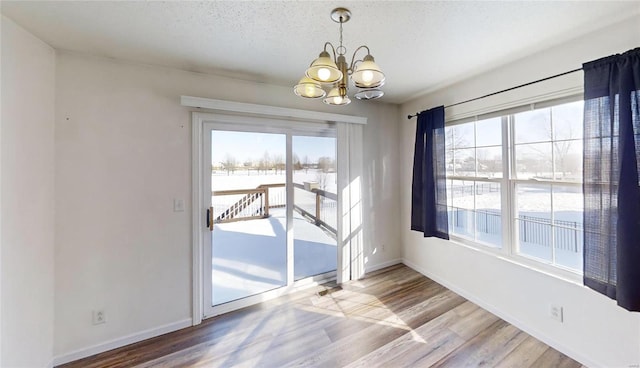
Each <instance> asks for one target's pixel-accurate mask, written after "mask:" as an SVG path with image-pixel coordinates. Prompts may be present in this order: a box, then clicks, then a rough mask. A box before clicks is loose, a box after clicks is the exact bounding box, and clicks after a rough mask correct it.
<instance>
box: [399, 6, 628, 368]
mask: <svg viewBox="0 0 640 368" xmlns="http://www.w3.org/2000/svg"><path fill="white" fill-rule="evenodd" d="M639 45H640V18H639V17H637V16H636V17H634V18H632V19H629V20H627V21H625V22H622V23H619V24H616V25H614V26H611V27H607V28H606V29H604V30H603V31H602V32H601V33H599V34H593V35H588V36H586V37H582V38H579V39H576V40H573V41H572V42H569V43H567V44H564V45H560V46H558V47H554V48H552V49H549V50H547V51H545V52H543V53H540V54H536V55H532V56H531V57H528V58H526V59H523V60H520V61H518V62H515V63H512V64H509V65H505V66H504V67H502V68H499V69H497V70H492V71H489V72H487V73H485V74H482V75H480V76H477V77H475V78H472V79H469V80H467V81H464V82H461V83H458V84H456V85H453V86H450V87H448V88H445V89H442V90H440V91H437V92H434V93H431V94H429V95H426V96H422V97H420V98H417V99H414V100H412V101H410V102H407V103H405V104H403V105H402V106H401V108H400V117H399V119H400V121H401V132H400V161H399V162H400V165H401V169H400V171H401V182H403V183H404V188H405V190H403V191H402V192H401V235H402V245H403V248H402V249H403V259H404V260H405V262H406V263H407V264H409V265H411V266H412V267H414V268H416V269H418V270H419V271H422V272H423V273H425V274H426V275H428V276H430V277H432V278H433V279H434V280H436V281H439V282H441V283H443V284H444V285H445V286H448V287H449V288H451V289H453V290H454V291H457V292H459V293H460V294H461V295H463V296H465V297H467V298H469V299H471V300H472V301H475V302H478V303H479V304H480V305H481V306H484V307H486V308H487V309H489V310H490V311H492V312H494V313H495V314H497V315H499V316H501V317H503V318H504V319H506V320H507V321H509V322H511V323H514V324H515V325H517V326H518V327H520V328H522V329H524V330H525V331H527V332H529V333H530V334H532V335H534V336H536V337H538V338H540V339H542V340H543V341H545V342H547V343H549V344H550V345H552V346H554V347H556V348H557V349H559V350H560V351H563V352H564V353H566V354H568V355H570V356H571V357H573V358H574V359H577V360H579V361H581V362H582V363H583V364H586V365H588V366H590V367H629V366H637V365H638V364H640V313H631V312H627V311H625V310H623V309H622V308H619V307H617V306H616V305H615V302H613V301H612V300H610V299H608V298H607V297H605V296H602V295H600V294H597V293H595V292H593V291H591V290H590V289H587V288H585V287H583V286H581V285H577V284H574V283H570V282H567V281H564V280H561V279H558V278H555V277H553V276H549V275H547V274H543V273H541V272H539V271H535V270H532V269H530V268H527V267H524V266H522V265H519V264H515V263H512V262H509V261H507V260H504V259H500V258H497V257H494V256H491V255H488V254H486V253H484V252H479V251H476V250H473V249H471V248H468V247H465V246H463V245H460V244H455V243H452V242H447V241H443V240H440V239H432V238H427V239H424V238H423V237H422V236H421V234H419V233H417V232H412V231H409V228H410V206H411V202H410V195H411V193H410V183H411V171H412V162H413V159H412V158H413V152H412V151H413V142H414V140H415V119H412V120H410V121H407V120H406V115H407V114H413V113H415V112H416V111H421V110H424V109H426V108H430V107H434V106H437V105H443V104H444V105H448V104H452V103H455V102H459V101H464V100H466V99H469V98H473V97H477V96H482V95H484V94H487V93H491V92H495V91H498V90H501V89H504V88H508V87H512V86H515V85H518V84H522V83H526V82H529V81H532V80H536V79H539V78H543V77H547V76H550V75H553V74H556V73H561V72H564V71H567V70H571V69H575V68H578V67H580V66H581V65H582V63H583V62H587V61H590V60H594V59H597V58H600V57H604V56H607V55H611V54H614V53H620V52H624V51H627V50H629V49H632V48H634V47H638V46H639ZM580 74H581V73H580ZM576 78H577V79H576ZM576 81H577V82H576ZM576 84H578V85H579V84H580V75H579V74H577V77H576V75H574V76H571V77H567V78H564V79H562V80H559V81H553V82H551V83H549V84H547V86H548V87H549V88H552V89H558V90H559V89H564V88H573V87H576ZM540 93H541V91H540V86H534V87H532V88H529V89H523V90H519V91H516V92H514V93H511V94H505V95H501V96H498V97H496V98H494V99H492V100H491V99H488V100H486V101H483V102H478V103H476V104H475V106H474V107H473V108H475V109H480V108H481V107H482V106H481V105H482V104H486V105H489V106H490V105H493V106H496V105H500V104H503V103H506V102H509V100H512V101H513V100H518V99H522V98H526V97H529V96H531V95H536V94H540ZM485 107H486V106H485ZM462 109H463V107H460V108H459V109H458V111H457V112H456V113H461V110H462ZM467 109H470V108H469V107H467ZM448 110H449V109H448ZM447 113H448V114H450V113H451V111H447ZM550 303H557V304H560V305H562V306H564V313H565V315H564V317H565V321H564V323H558V322H556V321H554V320H551V319H550V318H549V317H548V316H547V315H548V308H549V304H550Z"/></svg>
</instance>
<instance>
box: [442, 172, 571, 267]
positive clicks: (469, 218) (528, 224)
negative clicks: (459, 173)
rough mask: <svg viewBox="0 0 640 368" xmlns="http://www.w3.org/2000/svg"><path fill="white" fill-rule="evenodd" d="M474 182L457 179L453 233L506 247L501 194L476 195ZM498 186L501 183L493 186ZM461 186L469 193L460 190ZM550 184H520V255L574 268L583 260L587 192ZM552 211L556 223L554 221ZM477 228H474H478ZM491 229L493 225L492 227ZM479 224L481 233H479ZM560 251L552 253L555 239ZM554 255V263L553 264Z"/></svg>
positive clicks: (451, 214) (452, 200)
mask: <svg viewBox="0 0 640 368" xmlns="http://www.w3.org/2000/svg"><path fill="white" fill-rule="evenodd" d="M472 183H473V182H471V181H464V182H463V181H455V184H456V185H457V187H456V188H454V189H453V190H451V187H449V188H448V190H449V192H448V193H447V194H449V193H451V194H453V195H450V196H449V198H448V200H449V205H450V206H452V207H451V208H450V209H449V226H450V232H451V233H452V234H455V235H458V236H462V237H465V238H469V239H474V232H475V239H474V240H477V241H479V242H482V243H485V244H487V245H489V246H493V247H502V222H501V221H502V220H501V216H500V215H499V213H500V203H501V200H500V192H499V191H495V190H494V191H493V192H491V191H489V190H480V191H476V192H477V193H478V194H476V195H475V196H474V195H472V193H473V189H472V187H471V186H472ZM492 185H495V186H496V188H495V189H497V188H499V187H498V185H499V184H497V183H493V184H492ZM461 186H465V187H467V188H466V189H468V190H461ZM550 188H551V187H550V186H549V185H548V184H540V185H539V184H535V185H529V184H528V185H519V186H518V196H517V202H516V216H517V217H518V218H519V220H517V227H518V232H519V234H518V246H519V253H520V254H522V255H524V256H527V257H532V258H536V259H539V260H543V261H546V262H549V263H552V262H553V263H554V264H557V265H560V266H564V267H567V268H570V269H575V270H581V269H582V262H583V239H582V236H583V234H582V228H583V225H582V213H583V208H582V202H583V197H582V192H581V188H580V187H575V186H561V185H558V186H554V190H553V192H552V191H551V189H550ZM552 211H553V223H554V225H555V226H551V221H552V220H551V218H552ZM474 224H475V225H474ZM487 225H488V226H487ZM474 226H475V228H476V229H477V230H474ZM552 236H553V237H554V239H553V242H554V244H555V249H554V250H552V248H551V246H550V245H549V244H551V237H552ZM553 252H555V261H554V260H553V258H554V255H553Z"/></svg>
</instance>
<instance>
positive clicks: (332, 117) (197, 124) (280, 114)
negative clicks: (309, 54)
mask: <svg viewBox="0 0 640 368" xmlns="http://www.w3.org/2000/svg"><path fill="white" fill-rule="evenodd" d="M189 101H191V104H189ZM194 101H197V102H198V104H199V105H200V106H196V104H195V102H194ZM205 102H207V103H208V104H205ZM182 104H183V105H184V106H192V107H193V106H196V107H204V108H210V109H215V110H222V111H230V112H234V113H243V114H253V115H254V116H237V115H224V114H213V113H202V112H197V111H194V112H193V113H192V162H191V167H192V241H193V243H192V323H193V325H197V324H200V323H201V322H202V319H203V316H204V295H203V281H204V280H203V277H204V274H203V265H204V264H203V262H204V259H203V236H202V229H203V226H204V222H203V221H204V218H206V214H205V213H206V208H207V207H206V206H205V205H204V198H203V194H202V193H203V178H202V172H203V170H202V165H203V161H204V160H203V157H202V152H203V145H204V142H203V127H204V123H205V121H217V122H221V123H227V124H253V125H256V123H261V124H260V125H262V127H263V128H265V129H267V130H268V128H267V127H268V126H273V125H276V126H278V125H279V126H280V127H284V126H285V125H288V126H289V127H291V123H290V122H287V121H283V120H279V121H278V118H281V119H284V120H290V119H291V118H292V117H297V118H299V119H300V120H306V121H313V122H324V123H336V122H337V123H357V124H366V121H367V118H365V117H357V116H356V117H354V116H349V115H340V114H328V113H320V112H314V111H306V110H297V109H287V108H280V107H277V108H276V107H270V106H263V105H253V104H243V103H238V102H231V101H223V100H211V99H201V98H197V97H188V96H182ZM205 105H206V106H205ZM260 108H264V110H260ZM256 109H257V110H256ZM301 112H304V113H301ZM255 114H258V115H261V117H258V118H256V117H255ZM265 120H268V125H267V127H265V125H264V124H265ZM272 124H273V125H272ZM274 128H275V127H274ZM276 129H277V128H276ZM294 130H295V129H294ZM340 151H341V149H340V148H338V155H340ZM342 152H344V149H342ZM339 170H340V169H339ZM339 198H340V197H339ZM342 207H343V205H342V204H341V203H338V208H342ZM339 246H340V247H341V250H342V252H340V253H341V255H340V256H339V257H338V270H337V275H336V277H337V279H338V282H344V281H347V280H350V279H351V275H350V268H351V267H349V266H350V265H349V263H350V262H349V258H350V257H348V256H347V257H344V258H346V259H345V260H343V259H342V254H344V251H345V250H346V249H344V247H348V246H349V244H339ZM346 251H347V252H346V254H349V252H348V250H346ZM346 254H345V255H346ZM340 263H346V264H347V266H346V267H344V266H342V267H341V266H340ZM344 271H346V274H344ZM318 282H320V280H318ZM305 285H306V284H305ZM299 286H303V285H299V284H298V283H294V284H292V285H289V287H287V288H286V289H287V290H284V292H286V291H288V290H291V289H296V288H298V287H299ZM274 296H275V294H274Z"/></svg>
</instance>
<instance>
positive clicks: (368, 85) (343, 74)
mask: <svg viewBox="0 0 640 368" xmlns="http://www.w3.org/2000/svg"><path fill="white" fill-rule="evenodd" d="M331 19H333V21H334V22H336V23H339V24H340V45H339V46H338V47H334V46H333V44H331V42H326V43H325V44H324V50H323V51H322V52H321V53H320V55H319V56H318V58H317V59H315V60H314V61H313V62H312V63H311V65H310V66H309V68H307V70H306V72H305V76H304V77H303V78H302V79H300V82H298V84H296V85H295V87H294V88H293V91H294V93H295V94H296V95H298V96H300V97H305V98H322V97H325V96H326V97H325V98H324V99H323V100H322V101H323V102H324V103H326V104H328V105H347V104H349V103H351V99H350V98H349V96H348V95H347V92H348V89H349V79H351V81H352V82H353V84H354V85H355V86H356V87H358V88H360V90H359V91H358V92H357V93H356V94H355V95H354V97H356V98H357V99H359V100H373V99H376V98H380V97H382V96H383V95H384V92H383V91H382V90H380V87H382V85H383V84H384V82H385V76H384V73H383V72H382V70H380V67H379V66H378V64H376V63H375V60H374V58H373V56H372V55H371V52H370V51H369V47H367V46H360V47H358V48H357V49H356V50H355V51H354V52H353V56H352V57H351V64H348V63H347V59H346V57H345V53H346V52H347V48H346V47H344V46H343V45H342V25H343V24H344V23H346V22H348V21H349V19H351V12H350V11H349V10H348V9H346V8H336V9H333V11H332V12H331ZM329 50H330V51H331V52H332V54H330V53H329ZM360 50H366V55H365V56H364V58H362V59H356V55H357V54H358V51H360ZM332 56H333V57H332ZM325 88H326V89H327V90H329V92H328V93H327V92H326V91H325Z"/></svg>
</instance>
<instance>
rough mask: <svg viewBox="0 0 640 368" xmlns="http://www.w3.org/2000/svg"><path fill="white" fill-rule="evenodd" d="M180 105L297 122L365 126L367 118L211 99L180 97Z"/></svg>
mask: <svg viewBox="0 0 640 368" xmlns="http://www.w3.org/2000/svg"><path fill="white" fill-rule="evenodd" d="M180 104H181V105H182V106H188V107H197V108H203V109H210V110H220V111H233V112H235V113H240V114H243V115H247V116H248V115H249V114H255V115H259V116H265V117H267V116H272V117H275V118H278V119H286V120H291V119H294V120H298V121H316V122H336V123H351V124H367V118H365V117H362V116H353V115H343V114H334V113H328V112H319V111H309V110H300V109H290V108H286V107H277V106H268V105H257V104H250V103H245V102H235V101H226V100H216V99H213V98H203V97H193V96H180Z"/></svg>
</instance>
